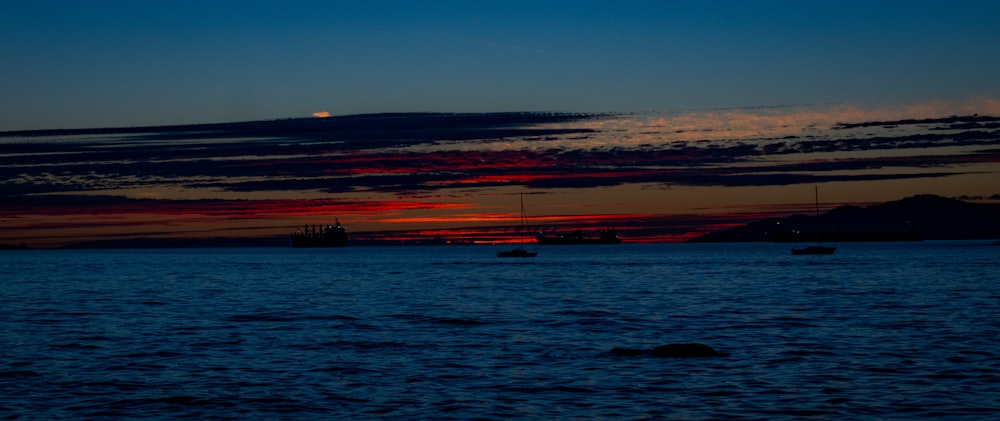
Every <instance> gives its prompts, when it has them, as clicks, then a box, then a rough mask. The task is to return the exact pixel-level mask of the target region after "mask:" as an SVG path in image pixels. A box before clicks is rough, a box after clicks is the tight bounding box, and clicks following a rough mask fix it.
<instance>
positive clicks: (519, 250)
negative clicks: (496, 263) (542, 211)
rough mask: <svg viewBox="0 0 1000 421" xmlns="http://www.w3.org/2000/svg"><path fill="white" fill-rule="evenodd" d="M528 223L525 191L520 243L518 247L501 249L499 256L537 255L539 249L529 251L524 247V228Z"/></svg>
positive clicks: (519, 228) (522, 194) (522, 205)
mask: <svg viewBox="0 0 1000 421" xmlns="http://www.w3.org/2000/svg"><path fill="white" fill-rule="evenodd" d="M527 225H528V217H527V216H526V215H525V213H524V193H521V226H520V227H518V230H517V236H518V240H519V241H520V245H518V246H517V248H516V249H513V250H508V251H501V252H498V253H497V257H535V256H537V255H538V252H537V251H528V250H525V249H524V229H525V226H527Z"/></svg>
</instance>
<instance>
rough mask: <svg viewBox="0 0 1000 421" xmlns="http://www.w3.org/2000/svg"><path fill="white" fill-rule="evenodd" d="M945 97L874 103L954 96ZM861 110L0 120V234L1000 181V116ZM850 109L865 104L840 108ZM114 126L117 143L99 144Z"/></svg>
mask: <svg viewBox="0 0 1000 421" xmlns="http://www.w3.org/2000/svg"><path fill="white" fill-rule="evenodd" d="M971 103H972V104H980V105H981V106H984V108H985V109H990V108H989V107H990V106H993V105H995V104H996V102H995V101H983V100H975V101H972V102H971ZM984 104H985V105H984ZM941 107H942V106H941V104H934V105H933V106H929V107H920V106H909V107H904V108H902V109H900V110H897V111H896V112H889V111H886V110H883V109H878V110H872V117H874V118H878V119H882V118H887V117H891V116H899V115H904V113H905V112H909V111H911V110H919V111H918V112H919V113H925V112H926V113H929V112H944V113H946V114H948V113H947V111H948V110H949V109H948V108H941ZM968 107H970V105H968V104H965V105H961V106H956V107H953V108H952V109H951V110H967V109H969V108H968ZM824 112H825V113H829V114H824ZM865 115H866V114H865V113H864V112H863V111H862V110H859V109H857V108H849V109H846V108H844V107H833V108H831V109H823V108H820V109H781V110H773V109H767V110H763V111H759V112H758V110H726V111H721V112H719V113H707V112H698V113H693V114H689V115H676V116H662V115H661V116H657V115H560V114H548V115H546V116H535V115H532V114H483V115H453V116H452V115H433V116H428V115H419V114H418V115H390V116H384V117H376V116H366V117H364V118H363V119H357V118H354V117H350V116H348V117H329V118H324V119H322V120H285V121H274V122H265V123H257V124H256V126H254V130H262V131H263V132H265V133H271V134H269V135H267V136H261V135H256V136H250V137H247V138H246V140H233V139H232V136H231V135H230V134H229V130H231V129H230V128H229V127H228V126H224V127H220V128H219V129H212V130H201V131H200V133H199V134H198V139H192V138H191V137H190V136H189V135H188V133H190V132H191V130H189V129H188V128H184V127H179V128H177V129H168V130H164V131H163V132H162V133H158V134H157V133H154V134H149V133H148V132H149V130H144V129H138V130H136V132H142V133H144V134H142V135H136V134H132V133H128V132H126V133H120V134H119V133H116V132H107V133H103V134H102V133H95V134H94V135H92V136H91V137H89V138H72V137H64V136H62V134H61V133H60V136H53V135H52V134H48V133H45V132H38V133H25V134H19V133H11V134H8V135H6V136H3V137H0V142H2V143H3V144H4V145H7V146H9V147H11V148H13V149H10V152H9V153H7V154H5V155H4V156H3V157H0V159H2V160H3V162H4V163H5V164H4V166H3V168H4V178H5V179H6V180H8V181H6V182H4V183H3V184H2V185H3V188H4V191H5V195H6V196H8V197H9V198H11V200H10V201H8V203H10V204H9V205H5V206H4V207H2V208H0V243H20V242H31V243H34V244H37V245H38V246H60V245H65V244H70V243H74V242H80V241H83V240H88V239H89V240H94V239H100V238H106V237H109V236H111V237H114V238H127V237H129V236H134V237H154V238H155V237H184V236H188V237H234V236H237V237H238V236H245V235H250V236H257V237H268V236H270V237H274V238H279V237H281V236H284V235H287V232H289V231H290V230H292V229H293V228H294V227H296V226H299V225H302V224H310V223H326V222H328V221H331V220H333V219H339V220H340V221H342V222H343V223H344V224H346V225H348V226H349V227H350V229H351V230H352V233H353V234H352V236H353V237H352V238H355V239H358V240H362V239H364V238H369V239H373V240H374V239H381V240H392V241H404V240H405V239H409V240H413V241H415V240H416V239H419V238H420V237H421V236H426V235H430V236H433V237H435V238H440V239H442V241H449V240H448V239H452V240H455V241H462V242H472V243H490V242H503V241H510V240H511V238H512V237H511V235H512V227H514V226H516V224H517V223H518V221H519V215H518V212H517V210H518V209H517V207H516V205H517V203H516V196H515V195H516V194H518V193H528V195H527V196H528V198H527V199H526V202H527V208H528V214H529V216H530V223H531V225H532V226H533V229H536V230H544V231H550V232H558V231H569V230H576V229H584V230H591V231H593V230H597V229H601V228H605V227H616V228H618V229H619V230H620V231H621V232H622V235H623V236H624V237H625V238H628V240H629V241H633V242H650V241H680V240H685V239H689V238H691V237H693V236H696V235H698V234H699V233H704V232H708V231H710V230H715V229H720V228H724V227H729V226H732V225H734V224H738V223H743V222H747V221H749V220H752V219H754V218H761V217H767V216H769V215H784V214H788V213H790V212H798V211H802V210H803V209H808V208H809V207H808V202H809V199H810V196H809V194H807V192H806V190H808V189H807V188H805V186H811V185H816V184H820V185H822V189H823V192H824V198H825V201H826V202H827V203H826V204H824V206H827V207H831V206H835V205H836V204H838V203H871V202H878V201H887V200H895V199H900V198H902V197H906V196H908V195H914V194H923V193H933V194H947V195H950V196H959V195H963V196H966V197H978V198H981V200H996V198H997V197H1000V190H998V187H997V184H996V183H995V180H996V179H997V178H996V177H997V172H998V170H1000V154H998V152H997V150H998V149H997V145H998V144H1000V132H998V130H1000V119H998V118H994V117H986V116H983V117H979V115H980V114H978V113H976V116H968V117H953V118H929V119H925V118H921V119H906V120H896V121H885V122H874V123H872V121H873V120H872V119H868V118H863V117H864V116H865ZM919 115H921V116H923V115H924V114H919ZM849 116H855V118H857V119H856V120H842V119H843V118H846V117H849ZM546 119H548V120H554V121H551V122H546V121H544V120H546ZM312 121H317V122H318V121H322V122H323V125H322V126H317V125H315V123H312ZM878 121H882V120H878ZM721 122H726V123H725V126H720V125H719V123H721ZM359 124H363V125H359ZM797 124H804V125H805V126H796V125H797ZM699 125H704V126H699ZM499 126H502V127H503V128H502V129H497V127H499ZM232 127H233V129H234V130H243V129H240V128H239V127H240V126H232ZM386 127H395V128H394V129H391V130H389V129H386ZM421 127H423V128H421ZM698 127H703V128H702V129H698ZM344 130H348V132H344ZM344 133H350V135H349V136H345V135H344ZM25 135H29V136H30V137H27V139H31V141H30V142H26V141H24V140H23V139H25V137H24V136H25ZM181 137H182V138H184V140H185V142H184V143H182V144H178V143H171V142H163V141H162V140H163V139H171V138H181ZM498 137H503V138H506V139H521V140H518V141H513V142H505V143H498V142H497V141H496V139H497V138H498ZM457 138H461V139H462V140H461V142H458V141H457V140H456V139H457ZM118 139H121V140H125V139H127V140H128V141H127V142H124V143H119V142H118ZM146 139H148V140H146ZM217 139H227V142H223V143H218V142H216V140H217ZM289 139H298V140H289ZM352 139H354V140H352ZM445 140H447V141H445ZM456 142H458V143H456ZM109 144H114V145H117V147H114V148H105V149H97V146H98V145H109ZM459 145H461V147H460V148H459V147H457V146H459ZM149 157H152V158H149ZM935 185H940V186H941V188H940V189H939V190H938V189H935V188H934V186H935ZM945 186H947V187H945ZM929 189H930V190H929ZM865 192H870V193H865ZM449 233H450V234H449Z"/></svg>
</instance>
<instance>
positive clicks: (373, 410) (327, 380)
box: [0, 241, 1000, 420]
mask: <svg viewBox="0 0 1000 421" xmlns="http://www.w3.org/2000/svg"><path fill="white" fill-rule="evenodd" d="M838 246H839V248H838V250H837V252H836V254H834V255H831V256H792V255H791V254H790V253H789V247H791V246H790V245H787V244H763V243H762V244H649V245H641V244H622V245H619V246H549V247H539V248H538V250H539V255H538V257H536V258H533V259H500V258H497V257H495V253H496V252H497V251H499V250H500V249H503V248H504V247H501V246H438V247H354V248H351V247H348V248H344V249H324V250H301V249H291V248H287V249H283V248H282V249H277V248H273V249H272V248H258V249H254V248H247V249H238V248H233V249H176V250H174V249H170V250H167V249H161V250H74V251H70V250H24V251H7V252H2V253H0V419H46V420H48V419H95V420H96V419H120V418H156V419H178V418H188V419H260V420H271V419H331V418H332V419H337V418H340V419H462V420H465V419H506V418H511V417H514V418H522V419H601V418H607V419H737V420H739V419H782V418H785V419H810V418H815V419H859V418H866V419H913V418H920V417H930V418H949V419H961V418H966V419H986V418H991V417H996V416H998V414H1000V247H998V246H992V245H990V243H989V242H934V241H929V242H919V243H868V244H865V243H845V244H839V245H838ZM670 343H702V344H705V345H708V346H710V347H712V348H714V349H715V350H716V351H718V352H719V353H720V354H721V355H720V356H717V357H711V358H657V357H652V356H630V357H626V356H618V355H613V354H612V353H610V352H609V351H611V350H612V349H613V348H616V347H628V348H653V347H656V346H659V345H664V344H670ZM303 417H308V418H303Z"/></svg>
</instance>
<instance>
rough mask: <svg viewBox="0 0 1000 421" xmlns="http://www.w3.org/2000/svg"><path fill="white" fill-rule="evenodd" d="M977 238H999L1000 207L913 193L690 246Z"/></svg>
mask: <svg viewBox="0 0 1000 421" xmlns="http://www.w3.org/2000/svg"><path fill="white" fill-rule="evenodd" d="M817 227H820V235H819V239H820V240H821V241H913V240H924V239H926V240H978V239H995V238H1000V204H995V203H994V204H983V203H970V202H964V201H961V200H956V199H949V198H945V197H941V196H935V195H918V196H913V197H908V198H905V199H902V200H897V201H893V202H886V203H882V204H878V205H872V206H868V207H859V206H840V207H838V208H836V209H833V210H831V211H829V212H826V213H824V214H821V215H819V224H817V223H816V217H815V216H810V215H792V216H789V217H785V218H768V219H764V220H760V221H757V222H753V223H750V224H746V225H742V226H738V227H735V228H731V229H728V230H725V231H716V232H712V233H708V234H704V235H701V236H699V237H696V238H694V239H692V240H690V242H696V243H697V242H752V241H816V239H817V233H816V231H817Z"/></svg>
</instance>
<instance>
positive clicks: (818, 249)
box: [792, 186, 837, 254]
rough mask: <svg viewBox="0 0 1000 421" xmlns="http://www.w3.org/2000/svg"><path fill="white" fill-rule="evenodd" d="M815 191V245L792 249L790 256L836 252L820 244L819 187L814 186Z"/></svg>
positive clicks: (833, 248)
mask: <svg viewBox="0 0 1000 421" xmlns="http://www.w3.org/2000/svg"><path fill="white" fill-rule="evenodd" d="M814 188H815V190H816V245H814V246H806V247H805V248H800V249H792V254H833V252H834V251H836V250H837V248H836V247H831V246H824V245H823V244H822V243H821V242H820V223H819V186H814Z"/></svg>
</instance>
